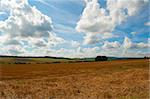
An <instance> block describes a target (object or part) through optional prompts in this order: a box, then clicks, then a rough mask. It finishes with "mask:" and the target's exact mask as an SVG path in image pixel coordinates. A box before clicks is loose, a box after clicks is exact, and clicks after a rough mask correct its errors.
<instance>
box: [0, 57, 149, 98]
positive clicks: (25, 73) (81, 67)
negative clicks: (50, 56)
mask: <svg viewBox="0 0 150 99" xmlns="http://www.w3.org/2000/svg"><path fill="white" fill-rule="evenodd" d="M0 73H1V76H0V99H149V83H150V82H149V60H148V59H138V60H114V61H105V62H80V63H59V64H0Z"/></svg>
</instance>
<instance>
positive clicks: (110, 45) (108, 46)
mask: <svg viewBox="0 0 150 99" xmlns="http://www.w3.org/2000/svg"><path fill="white" fill-rule="evenodd" d="M120 46H121V45H120V43H119V42H117V41H114V42H108V41H106V42H104V45H103V46H102V48H103V49H117V48H120Z"/></svg>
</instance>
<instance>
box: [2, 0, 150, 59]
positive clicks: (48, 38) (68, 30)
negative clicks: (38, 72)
mask: <svg viewBox="0 0 150 99" xmlns="http://www.w3.org/2000/svg"><path fill="white" fill-rule="evenodd" d="M149 14H150V1H149V0H0V55H17V56H56V57H70V58H84V57H96V56H98V55H106V56H113V57H144V56H150V51H149V48H150V43H149V41H150V37H149V30H150V18H149Z"/></svg>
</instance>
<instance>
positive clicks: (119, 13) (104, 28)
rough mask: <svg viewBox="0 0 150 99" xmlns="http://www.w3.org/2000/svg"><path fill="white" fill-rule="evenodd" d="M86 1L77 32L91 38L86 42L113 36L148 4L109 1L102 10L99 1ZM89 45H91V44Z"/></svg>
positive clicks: (139, 0)
mask: <svg viewBox="0 0 150 99" xmlns="http://www.w3.org/2000/svg"><path fill="white" fill-rule="evenodd" d="M84 1H85V3H86V6H85V9H84V10H83V13H82V16H81V18H80V20H79V21H78V22H77V26H76V30H77V31H78V32H82V33H85V35H86V36H87V37H89V38H87V37H85V38H84V39H85V40H86V41H88V40H87V39H92V38H93V36H91V35H97V34H100V35H104V34H111V33H112V32H113V30H114V29H115V27H116V26H117V25H119V24H121V23H122V22H124V21H126V20H127V18H128V17H129V16H133V15H135V14H136V13H138V12H139V10H140V9H141V8H142V7H143V6H144V5H145V4H146V2H148V1H145V0H107V4H106V8H102V7H101V5H100V4H99V3H98V0H84ZM89 35H90V36H89ZM104 36H105V35H104ZM110 37H113V36H110ZM93 40H94V39H93ZM90 41H92V40H90ZM96 41H97V39H96ZM93 42H94V41H93ZM87 43H89V44H90V42H87Z"/></svg>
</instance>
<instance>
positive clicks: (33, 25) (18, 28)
mask: <svg viewBox="0 0 150 99" xmlns="http://www.w3.org/2000/svg"><path fill="white" fill-rule="evenodd" d="M0 9H2V10H3V11H7V12H9V13H10V16H8V18H7V19H6V20H4V21H0V32H2V33H3V35H0V42H1V44H3V46H11V45H16V46H17V45H18V46H21V45H22V43H21V41H22V40H24V41H25V42H27V45H28V46H34V47H53V46H56V45H57V44H60V43H63V42H64V39H62V38H61V37H58V36H57V35H56V34H55V33H53V25H52V20H51V18H50V17H49V16H47V15H44V14H42V13H41V12H40V11H39V10H38V9H37V8H36V7H35V6H33V7H32V6H30V4H29V3H28V0H1V1H0ZM13 50H16V51H17V50H18V49H13V47H12V50H10V49H8V51H11V52H14V53H15V52H16V51H13ZM16 53H17V52H16Z"/></svg>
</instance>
